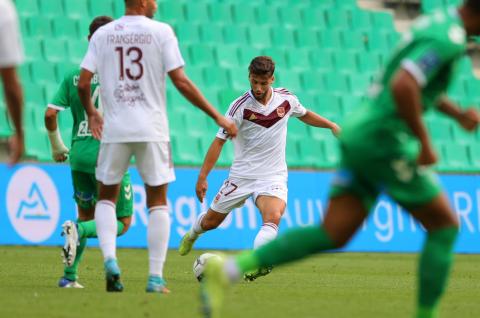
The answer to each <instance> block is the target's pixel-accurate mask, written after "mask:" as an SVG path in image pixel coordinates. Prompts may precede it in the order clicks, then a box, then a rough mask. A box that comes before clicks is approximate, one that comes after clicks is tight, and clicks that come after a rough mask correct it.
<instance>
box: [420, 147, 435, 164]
mask: <svg viewBox="0 0 480 318" xmlns="http://www.w3.org/2000/svg"><path fill="white" fill-rule="evenodd" d="M437 160H438V158H437V154H436V153H435V151H434V150H433V148H432V146H431V145H430V144H422V145H421V148H420V154H419V155H418V158H417V163H418V165H420V166H431V165H433V164H435V163H436V162H437Z"/></svg>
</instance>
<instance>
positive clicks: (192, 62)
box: [0, 0, 480, 171]
mask: <svg viewBox="0 0 480 318" xmlns="http://www.w3.org/2000/svg"><path fill="white" fill-rule="evenodd" d="M15 2H16V5H17V9H18V12H19V16H20V24H21V29H22V32H23V40H24V46H25V51H26V63H25V64H24V65H23V66H22V67H21V68H20V75H21V77H22V81H23V83H24V88H25V93H26V102H27V103H28V105H29V106H28V108H29V109H30V110H29V111H28V113H27V114H26V116H27V117H28V118H27V119H26V120H25V122H26V124H27V125H30V126H31V127H28V128H27V130H26V131H27V152H28V154H29V155H30V156H34V157H37V158H38V159H39V160H47V161H48V160H51V158H50V154H49V151H50V150H49V148H48V143H47V141H46V136H45V135H44V134H43V133H42V132H41V131H40V129H41V128H43V124H42V122H41V121H38V120H36V119H38V116H39V114H41V113H42V112H43V110H44V106H45V105H46V103H47V102H48V99H49V98H51V96H52V95H53V94H54V93H55V87H56V86H57V85H59V83H60V81H61V80H62V78H63V75H64V74H65V72H67V71H69V70H70V69H71V68H73V67H75V66H76V65H79V63H80V62H81V60H82V58H83V56H84V53H85V51H86V48H87V45H88V43H87V39H86V35H87V34H88V25H89V23H90V20H91V19H92V18H93V17H94V16H97V15H113V16H114V17H118V16H120V15H121V14H122V12H123V10H124V5H123V2H122V1H112V0H101V1H97V0H75V1H74V0H48V1H43V0H16V1H15ZM245 2H246V3H245ZM245 2H244V1H242V2H241V3H240V2H239V1H235V0H209V1H187V0H175V1H173V0H159V1H158V3H159V10H158V13H157V15H156V18H157V19H160V20H162V21H165V22H167V23H170V24H171V25H172V26H173V27H174V30H175V32H176V34H177V36H178V38H179V41H180V45H181V49H182V53H183V55H184V58H185V60H186V63H187V68H186V70H187V73H188V74H189V75H190V76H191V77H192V78H193V79H194V80H195V81H196V82H197V84H198V85H199V86H200V88H201V89H202V91H204V93H205V94H206V95H207V97H208V98H209V99H211V100H212V102H213V103H218V104H217V105H216V106H217V107H218V108H219V109H221V111H222V112H225V111H226V110H227V107H228V105H229V104H230V103H231V102H232V101H233V100H234V99H235V98H236V97H238V96H240V95H241V94H242V93H243V92H245V91H246V90H247V89H248V88H249V83H248V78H247V75H248V72H247V67H248V64H249V63H250V61H251V59H252V58H253V57H254V56H256V55H262V54H265V55H269V56H272V57H273V58H274V60H276V62H277V70H276V79H277V81H276V84H275V85H277V86H283V87H286V88H287V89H289V90H291V91H292V92H294V93H295V94H297V95H298V96H299V97H300V98H301V101H302V102H303V103H304V104H305V105H306V106H308V107H310V108H311V109H313V110H315V111H317V112H319V113H320V114H323V115H325V116H326V117H330V118H332V119H334V120H339V121H341V119H342V118H343V116H346V115H347V114H349V113H350V112H351V111H352V110H354V109H355V107H356V106H357V105H358V103H360V102H361V100H362V99H363V96H364V92H365V90H366V88H367V87H368V85H369V83H370V82H371V79H372V78H373V76H374V74H375V73H376V72H377V71H378V70H379V68H380V67H381V66H382V65H384V64H385V63H386V62H387V59H388V52H390V51H391V50H392V47H393V46H394V45H395V43H396V41H397V40H398V38H399V34H398V33H397V32H396V31H395V29H394V23H393V22H394V20H393V15H392V14H390V13H388V12H373V11H366V10H363V9H361V8H359V7H358V6H357V4H356V1H355V0H341V1H340V0H322V1H313V0H311V1H296V0H281V1H280V0H258V1H245ZM459 2H460V0H423V1H421V8H422V10H423V11H431V10H433V9H435V8H437V7H442V6H447V5H450V4H457V3H459ZM62 16H66V17H67V18H68V19H59V18H58V17H62ZM459 67H461V68H462V70H463V72H462V75H461V76H459V78H458V79H456V81H455V82H454V83H453V84H452V86H451V87H450V90H449V93H450V94H451V96H452V97H453V98H454V99H455V100H456V101H458V102H461V103H462V104H467V105H468V104H473V103H476V104H477V105H478V103H479V102H480V99H479V98H478V91H480V90H479V88H480V81H479V80H478V79H476V78H475V77H474V76H473V74H472V64H471V62H470V60H469V59H468V58H465V60H464V61H462V63H461V65H460V66H459ZM167 95H168V100H169V104H168V105H169V116H170V129H171V132H172V146H173V151H174V159H175V163H176V164H177V165H199V164H201V162H202V160H203V157H204V154H205V152H206V151H207V149H208V146H209V145H210V143H211V141H212V140H213V138H214V136H215V133H216V128H215V127H214V125H213V123H212V122H211V121H209V120H208V119H207V118H206V117H205V118H204V116H203V115H202V114H200V113H199V111H198V110H196V109H195V108H193V107H191V106H187V105H188V102H187V101H186V100H185V99H184V98H183V97H182V96H180V94H179V93H178V92H176V91H175V89H173V87H172V85H171V84H168V93H167ZM31 109H36V111H33V110H31ZM4 114H5V105H4V104H0V127H2V128H1V130H0V136H6V135H8V134H9V133H10V126H9V125H8V122H7V118H6V116H5V115H4ZM199 123H201V124H199ZM427 124H428V128H429V130H430V131H431V133H432V136H433V138H434V140H436V143H437V144H439V145H440V148H441V149H440V150H439V151H441V152H442V153H444V154H445V158H444V160H443V161H442V162H441V164H440V166H439V169H440V170H442V171H470V170H472V169H474V167H475V166H477V167H478V166H479V164H478V160H479V159H478V158H479V154H480V146H479V143H480V135H479V134H474V135H469V134H466V133H464V132H463V131H462V130H461V129H459V128H458V127H456V126H454V125H453V124H452V123H451V122H447V121H445V120H444V118H442V117H440V115H437V114H430V115H428V118H427ZM70 125H71V121H69V120H60V126H61V127H60V128H61V131H62V133H65V134H70V135H71V131H70V130H71V127H70ZM290 127H291V129H290V130H289V138H288V142H289V144H288V148H287V157H288V162H289V164H290V165H291V166H295V167H303V168H331V167H333V166H334V164H335V161H336V159H337V158H338V149H337V146H336V143H335V140H334V138H332V137H331V134H330V132H329V131H325V130H322V129H311V128H310V127H309V128H308V129H307V127H306V126H305V125H304V124H303V123H300V122H299V121H298V120H296V119H292V120H291V123H290ZM447 142H448V143H447ZM232 157H233V152H232V148H231V145H230V143H227V146H226V149H225V151H224V152H223V154H222V157H221V158H220V161H219V164H221V165H224V166H228V164H229V163H230V162H231V159H232ZM477 170H478V168H477Z"/></svg>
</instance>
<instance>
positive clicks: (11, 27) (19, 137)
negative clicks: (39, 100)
mask: <svg viewBox="0 0 480 318" xmlns="http://www.w3.org/2000/svg"><path fill="white" fill-rule="evenodd" d="M22 61H23V50H22V44H21V39H20V31H19V29H18V17H17V12H16V11H15V6H14V5H13V3H12V2H11V1H10V0H0V77H1V79H2V83H3V91H4V94H5V100H6V104H7V108H8V112H9V113H10V117H11V118H12V121H13V125H14V126H15V134H14V135H13V136H12V138H11V139H10V151H11V154H10V163H11V164H14V163H17V162H18V161H19V160H20V157H21V156H22V154H23V150H24V144H23V140H24V139H23V128H22V107H23V93H22V86H21V85H20V80H19V78H18V76H17V71H16V67H17V66H18V65H19V64H20V63H21V62H22Z"/></svg>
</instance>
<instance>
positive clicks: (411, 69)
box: [402, 59, 427, 87]
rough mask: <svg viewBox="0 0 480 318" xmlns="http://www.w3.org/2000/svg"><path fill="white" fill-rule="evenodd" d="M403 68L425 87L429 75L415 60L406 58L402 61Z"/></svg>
mask: <svg viewBox="0 0 480 318" xmlns="http://www.w3.org/2000/svg"><path fill="white" fill-rule="evenodd" d="M402 68H403V69H404V70H405V71H407V72H408V73H410V75H412V76H413V77H414V78H415V80H416V81H417V83H418V84H419V85H420V87H425V85H426V84H427V77H426V76H425V74H424V73H423V71H422V70H421V69H420V68H419V67H418V65H417V64H416V63H415V62H413V61H412V60H407V59H405V60H403V61H402Z"/></svg>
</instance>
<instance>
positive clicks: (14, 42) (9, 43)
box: [0, 0, 23, 67]
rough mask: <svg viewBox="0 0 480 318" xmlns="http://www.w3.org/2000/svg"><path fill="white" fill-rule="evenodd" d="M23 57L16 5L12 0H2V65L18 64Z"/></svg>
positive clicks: (0, 27) (0, 46)
mask: <svg viewBox="0 0 480 318" xmlns="http://www.w3.org/2000/svg"><path fill="white" fill-rule="evenodd" d="M22 59H23V53H22V45H21V42H20V34H19V31H18V17H17V13H16V11H15V6H14V4H13V3H12V1H10V0H0V67H6V66H15V65H18V64H19V63H20V62H21V61H22Z"/></svg>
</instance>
